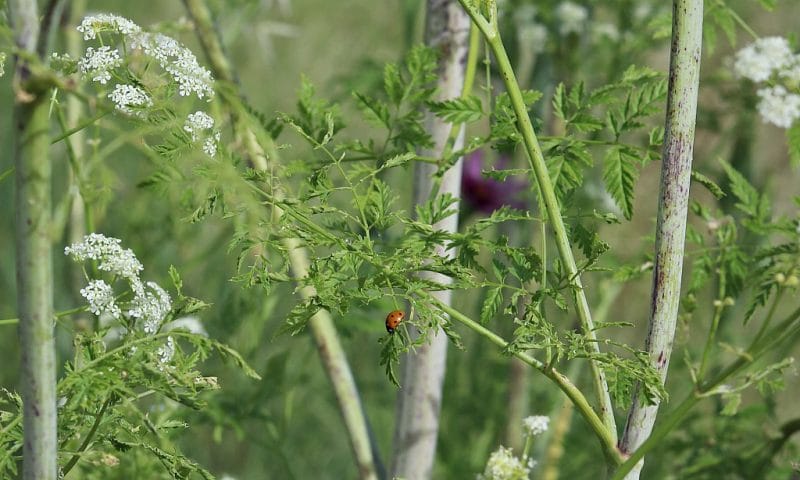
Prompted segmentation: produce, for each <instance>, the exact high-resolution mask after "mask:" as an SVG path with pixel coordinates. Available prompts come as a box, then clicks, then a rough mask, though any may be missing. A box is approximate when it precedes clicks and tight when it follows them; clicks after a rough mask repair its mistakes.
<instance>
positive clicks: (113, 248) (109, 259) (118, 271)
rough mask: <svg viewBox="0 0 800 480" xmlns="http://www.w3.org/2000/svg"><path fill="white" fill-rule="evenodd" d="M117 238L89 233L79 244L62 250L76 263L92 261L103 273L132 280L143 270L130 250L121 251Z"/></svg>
mask: <svg viewBox="0 0 800 480" xmlns="http://www.w3.org/2000/svg"><path fill="white" fill-rule="evenodd" d="M120 243H121V241H120V240H119V239H118V238H113V237H106V236H105V235H103V234H101V233H90V234H89V235H86V236H85V237H83V241H82V242H80V243H73V244H72V245H70V246H68V247H67V248H65V249H64V254H65V255H69V256H71V257H72V259H73V260H75V261H78V262H85V261H86V260H94V261H96V262H98V265H97V268H98V269H100V270H103V271H104V272H109V273H112V274H114V275H119V276H121V277H124V278H127V279H128V280H134V279H137V280H138V278H139V272H141V271H142V269H143V268H144V267H143V266H142V264H141V263H140V262H139V260H138V259H137V258H136V255H135V254H134V253H133V250H131V249H127V250H126V249H123V248H122V247H121V246H120Z"/></svg>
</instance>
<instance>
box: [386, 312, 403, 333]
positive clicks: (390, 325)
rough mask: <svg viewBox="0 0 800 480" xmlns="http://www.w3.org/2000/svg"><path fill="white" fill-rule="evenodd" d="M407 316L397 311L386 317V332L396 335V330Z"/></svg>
mask: <svg viewBox="0 0 800 480" xmlns="http://www.w3.org/2000/svg"><path fill="white" fill-rule="evenodd" d="M405 316H406V314H405V313H403V312H402V311H401V310H395V311H393V312H391V313H390V314H389V315H387V316H386V331H387V332H389V333H394V330H395V329H396V328H397V326H398V325H400V322H402V321H403V317H405Z"/></svg>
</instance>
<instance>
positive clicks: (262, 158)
mask: <svg viewBox="0 0 800 480" xmlns="http://www.w3.org/2000/svg"><path fill="white" fill-rule="evenodd" d="M184 4H185V5H186V9H187V11H188V12H189V14H190V16H191V17H192V19H193V21H194V23H195V26H196V29H197V35H198V38H199V40H200V43H201V45H202V48H203V49H204V51H205V52H206V56H207V57H208V59H209V61H210V63H211V70H212V72H213V73H214V75H215V77H216V78H217V79H219V80H221V81H222V82H224V83H225V85H223V89H224V91H223V92H222V93H223V94H222V95H221V97H222V98H223V101H224V102H225V103H226V105H227V106H228V108H229V110H230V111H231V115H232V117H233V124H234V130H235V134H236V135H237V136H238V137H239V138H240V140H241V141H242V144H243V147H244V148H245V150H246V151H247V153H248V155H249V157H250V161H251V162H253V165H254V166H255V167H256V168H258V169H262V170H267V169H268V168H269V164H268V156H267V155H266V154H265V152H264V149H263V148H262V147H261V145H260V144H259V143H258V138H264V139H265V141H270V139H269V138H268V136H266V135H262V136H258V135H256V133H255V132H254V131H253V129H252V128H253V127H252V125H251V122H248V121H247V120H248V117H247V115H246V112H245V110H244V106H243V105H242V104H241V102H240V101H239V98H240V93H239V92H238V88H237V87H236V82H235V78H234V74H233V70H232V68H231V66H230V63H229V62H228V60H227V58H226V57H225V55H224V53H223V50H222V46H221V42H220V39H219V35H218V33H217V32H216V30H215V29H214V26H213V24H212V22H211V13H210V12H209V10H208V7H207V6H206V4H205V2H204V1H203V0H184ZM267 148H268V149H269V154H270V155H269V158H270V159H271V160H272V161H275V160H277V151H276V150H275V149H274V146H273V145H271V144H270V145H268V146H267ZM282 214H283V212H282V210H281V209H280V208H275V215H276V216H278V217H279V216H280V215H282ZM285 243H286V247H287V250H288V251H289V257H290V261H291V268H292V271H293V273H294V275H295V276H296V277H298V278H302V277H304V276H306V275H308V268H309V261H308V253H307V252H306V251H305V250H304V249H303V248H301V247H300V246H299V243H298V242H297V240H296V239H287V240H286V241H285ZM301 294H302V295H303V296H304V297H306V298H307V297H309V296H312V295H314V294H315V292H314V291H313V288H305V289H303V290H302V292H301ZM308 325H309V328H310V330H311V335H312V337H313V338H314V342H315V344H316V346H317V351H318V352H319V355H320V358H321V360H322V364H323V367H324V369H325V371H326V373H327V375H328V378H329V379H330V381H331V384H332V385H333V390H334V393H335V395H336V399H337V401H338V403H339V410H340V411H341V412H342V416H343V417H344V423H345V427H346V429H347V433H348V437H349V439H350V445H351V448H352V450H353V454H354V457H355V461H356V465H357V468H358V478H360V479H362V480H377V479H378V478H379V476H380V477H381V478H382V477H383V476H384V475H383V474H382V473H381V471H382V468H381V462H380V458H379V455H378V451H377V447H376V445H375V444H374V442H373V441H372V439H371V438H370V433H369V425H368V421H367V417H366V414H365V412H364V408H363V406H362V405H361V399H360V397H359V393H358V388H357V387H356V383H355V379H354V378H353V373H352V370H351V369H350V365H349V363H348V362H347V357H346V355H345V352H344V349H343V348H342V344H341V342H340V341H339V337H338V335H337V333H336V327H335V326H334V324H333V319H332V318H331V316H330V313H328V312H327V311H325V310H320V311H319V312H318V313H317V314H316V315H314V317H312V318H311V319H310V320H309V322H308Z"/></svg>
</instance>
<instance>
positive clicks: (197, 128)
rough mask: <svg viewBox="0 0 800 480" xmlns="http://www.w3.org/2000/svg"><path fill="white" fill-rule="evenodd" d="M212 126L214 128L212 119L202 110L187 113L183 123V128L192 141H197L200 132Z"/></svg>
mask: <svg viewBox="0 0 800 480" xmlns="http://www.w3.org/2000/svg"><path fill="white" fill-rule="evenodd" d="M212 128H214V119H213V118H211V116H210V115H209V114H207V113H206V112H203V111H202V110H200V111H197V112H194V113H190V114H189V115H187V117H186V122H185V123H184V124H183V129H184V130H186V131H187V132H189V133H190V134H191V135H192V141H197V138H198V135H199V134H200V133H201V132H203V131H205V130H211V129H212Z"/></svg>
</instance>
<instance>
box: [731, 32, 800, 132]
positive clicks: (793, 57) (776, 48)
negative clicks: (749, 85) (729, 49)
mask: <svg viewBox="0 0 800 480" xmlns="http://www.w3.org/2000/svg"><path fill="white" fill-rule="evenodd" d="M733 70H734V73H735V74H736V76H737V77H740V78H746V79H748V80H752V81H753V82H756V83H760V82H769V84H768V85H767V86H765V87H763V88H760V89H759V90H758V92H757V94H758V97H759V98H760V101H759V102H758V106H757V109H758V113H759V114H760V115H761V118H763V119H764V121H765V122H767V123H771V124H773V125H776V126H778V127H781V128H789V127H791V126H792V124H793V123H794V122H795V121H796V120H797V119H798V118H800V95H798V92H797V90H798V88H800V54H795V53H793V52H792V48H791V46H790V45H789V42H788V41H787V40H786V39H785V38H782V37H766V38H760V39H758V40H756V41H755V42H753V43H752V44H750V45H748V46H747V47H745V48H743V49H741V50H739V51H738V52H737V53H736V57H735V59H734V64H733ZM787 87H788V88H787Z"/></svg>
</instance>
